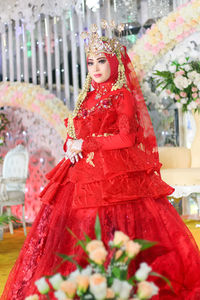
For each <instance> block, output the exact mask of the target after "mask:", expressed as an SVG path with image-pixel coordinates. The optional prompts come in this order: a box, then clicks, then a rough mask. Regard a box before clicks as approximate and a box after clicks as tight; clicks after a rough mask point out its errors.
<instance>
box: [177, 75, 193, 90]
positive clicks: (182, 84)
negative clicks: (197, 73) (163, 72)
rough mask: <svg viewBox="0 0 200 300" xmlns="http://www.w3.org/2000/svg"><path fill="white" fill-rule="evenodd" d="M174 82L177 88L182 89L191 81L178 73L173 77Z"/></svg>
mask: <svg viewBox="0 0 200 300" xmlns="http://www.w3.org/2000/svg"><path fill="white" fill-rule="evenodd" d="M174 84H175V86H176V87H177V88H178V89H180V90H183V89H185V88H187V87H188V85H189V84H191V81H190V80H189V79H187V78H186V77H184V76H181V75H179V76H177V77H175V78H174Z"/></svg>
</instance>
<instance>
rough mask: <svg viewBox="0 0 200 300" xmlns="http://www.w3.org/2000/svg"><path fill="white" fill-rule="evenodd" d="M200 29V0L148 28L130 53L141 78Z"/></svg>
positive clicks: (180, 8)
mask: <svg viewBox="0 0 200 300" xmlns="http://www.w3.org/2000/svg"><path fill="white" fill-rule="evenodd" d="M198 30H200V5H199V0H194V1H191V2H188V3H187V4H185V5H182V6H181V7H179V9H177V10H176V11H175V12H172V13H170V14H169V15H168V16H166V17H164V18H162V19H161V20H159V21H158V22H157V23H155V24H153V25H152V26H151V29H147V31H146V33H145V34H144V35H143V36H142V37H141V38H140V39H139V40H138V41H137V42H136V43H135V45H134V46H133V47H132V49H130V51H129V55H130V57H131V60H132V63H133V65H134V67H135V70H136V73H137V75H138V77H139V79H140V80H142V79H143V78H144V76H145V74H146V73H147V72H148V71H150V70H151V69H152V67H153V66H154V65H155V64H156V62H158V60H159V59H160V58H161V57H162V56H163V55H164V54H165V53H167V52H168V51H169V50H171V49H172V48H173V47H174V46H175V45H177V44H178V43H180V42H181V41H183V40H184V39H185V38H186V37H187V36H189V35H191V34H192V33H194V32H195V31H198Z"/></svg>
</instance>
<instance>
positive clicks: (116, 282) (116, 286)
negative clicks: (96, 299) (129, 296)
mask: <svg viewBox="0 0 200 300" xmlns="http://www.w3.org/2000/svg"><path fill="white" fill-rule="evenodd" d="M121 287H122V281H121V280H119V279H117V278H115V279H114V280H113V284H112V286H111V288H112V290H113V291H114V292H115V295H117V296H118V295H119V293H120V291H121Z"/></svg>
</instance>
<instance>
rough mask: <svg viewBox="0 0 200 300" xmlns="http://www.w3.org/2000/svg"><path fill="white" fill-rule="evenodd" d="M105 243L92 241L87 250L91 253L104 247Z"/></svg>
mask: <svg viewBox="0 0 200 300" xmlns="http://www.w3.org/2000/svg"><path fill="white" fill-rule="evenodd" d="M103 246H104V245H103V242H102V241H98V240H92V241H91V242H89V243H88V244H87V246H86V250H87V251H88V252H89V253H90V252H92V251H94V250H95V249H97V248H99V247H103Z"/></svg>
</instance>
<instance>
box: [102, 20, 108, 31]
mask: <svg viewBox="0 0 200 300" xmlns="http://www.w3.org/2000/svg"><path fill="white" fill-rule="evenodd" d="M101 28H102V29H106V28H108V22H107V21H106V20H104V19H102V20H101Z"/></svg>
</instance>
